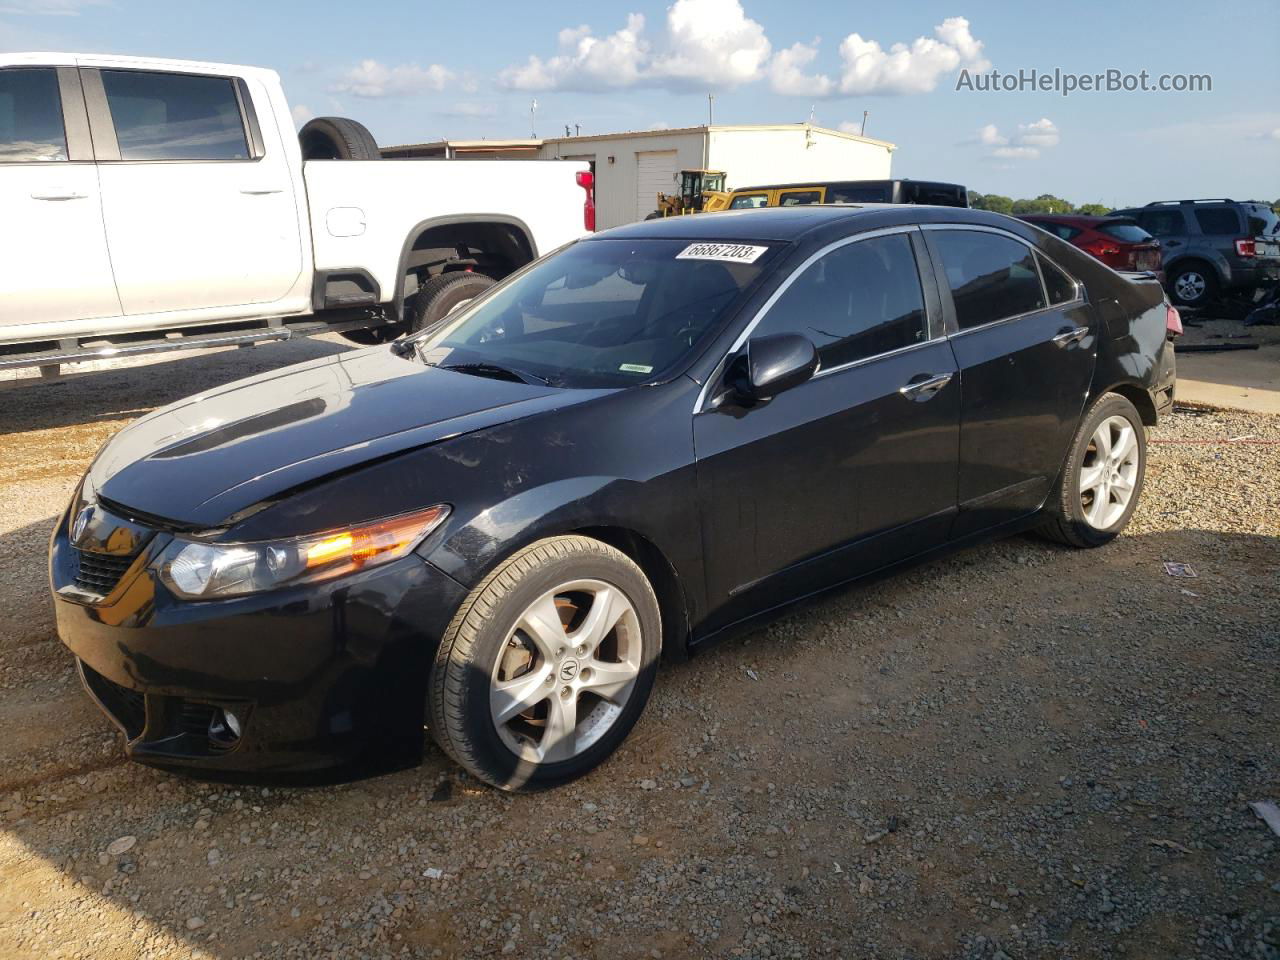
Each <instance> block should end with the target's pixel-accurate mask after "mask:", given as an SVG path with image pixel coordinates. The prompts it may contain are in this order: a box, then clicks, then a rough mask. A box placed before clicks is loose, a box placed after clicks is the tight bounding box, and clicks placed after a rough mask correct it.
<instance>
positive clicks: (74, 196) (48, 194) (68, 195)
mask: <svg viewBox="0 0 1280 960" xmlns="http://www.w3.org/2000/svg"><path fill="white" fill-rule="evenodd" d="M31 199H32V200H87V199H89V195H88V194H87V193H81V192H80V191H78V190H59V189H57V188H54V189H52V190H37V191H36V192H35V193H33V194H31Z"/></svg>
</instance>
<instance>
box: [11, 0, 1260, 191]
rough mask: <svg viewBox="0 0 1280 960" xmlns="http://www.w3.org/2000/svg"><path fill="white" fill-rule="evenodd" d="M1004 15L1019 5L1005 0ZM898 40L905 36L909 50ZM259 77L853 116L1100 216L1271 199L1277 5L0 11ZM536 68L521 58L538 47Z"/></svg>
mask: <svg viewBox="0 0 1280 960" xmlns="http://www.w3.org/2000/svg"><path fill="white" fill-rule="evenodd" d="M1015 10H1016V11H1017V12H1016V13H1015V12H1014V11H1015ZM895 44H902V45H904V46H903V48H901V49H896V50H895V48H894V45H895ZM39 49H59V50H76V51H93V52H113V53H128V54H139V55H144V56H145V55H151V56H167V57H179V58H192V59H204V60H219V61H229V62H235V63H250V64H255V65H260V66H269V67H272V68H274V69H276V70H278V71H279V72H280V74H281V76H282V77H283V80H284V83H285V89H286V91H287V93H288V94H289V98H290V101H291V102H292V103H294V104H295V105H298V114H299V116H300V117H303V116H306V115H309V114H334V113H337V114H341V115H345V116H351V117H355V118H356V119H359V120H362V121H363V122H364V123H366V124H367V125H368V126H369V127H370V129H371V130H372V131H373V133H374V135H375V136H376V137H377V139H378V140H379V142H381V143H384V144H391V143H405V142H418V141H423V140H431V139H439V138H441V137H455V138H459V137H485V136H487V137H507V136H527V135H528V134H529V127H530V122H529V104H530V100H531V99H533V98H536V99H537V101H538V111H537V120H536V127H537V132H538V133H539V134H540V135H543V136H549V135H556V134H563V132H564V127H565V125H566V124H578V125H580V126H581V128H582V132H584V133H611V132H616V131H619V130H628V129H649V128H652V127H656V126H664V125H665V126H672V127H677V126H686V125H690V124H695V123H701V122H704V121H705V118H706V115H707V97H706V95H707V93H708V92H709V91H714V92H715V95H716V101H715V116H716V121H717V122H719V123H778V122H795V121H802V120H805V119H807V118H808V117H809V115H810V110H811V109H812V110H813V115H814V117H815V119H816V121H817V122H818V123H820V124H822V125H824V126H830V127H839V126H841V124H853V125H854V126H855V127H856V125H857V124H859V123H860V121H861V118H862V112H863V111H864V110H866V111H869V113H870V118H869V120H868V124H867V134H868V135H869V136H874V137H879V138H882V139H885V140H891V141H893V142H894V143H896V144H898V147H899V149H898V152H897V153H896V154H895V157H894V173H895V175H897V176H906V177H917V178H934V179H942V180H954V181H959V182H962V183H965V184H967V185H968V186H970V187H971V188H972V189H976V190H979V191H981V192H984V193H1004V194H1009V195H1012V196H1015V197H1017V196H1034V195H1036V194H1039V193H1044V192H1049V193H1054V194H1057V195H1059V196H1063V197H1066V198H1068V199H1070V200H1072V201H1074V202H1076V203H1083V202H1090V201H1099V202H1102V203H1106V204H1112V205H1127V204H1133V203H1143V202H1146V201H1148V200H1154V199H1165V198H1174V197H1192V196H1231V197H1237V198H1245V197H1256V198H1262V199H1276V198H1277V197H1280V65H1278V64H1277V59H1276V58H1277V51H1280V0H1254V2H1253V3H1250V4H1247V5H1225V4H1219V5H1215V4H1194V5H1193V4H1190V3H1185V4H1184V3H1175V4H1168V5H1165V6H1163V7H1159V6H1157V7H1150V6H1148V7H1145V8H1142V9H1141V10H1140V9H1139V8H1137V7H1132V6H1129V5H1121V4H1117V3H1115V2H1114V0H1112V2H1109V3H1096V2H1081V3H1070V4H1056V5H1053V6H1049V5H1044V4H1035V5H1029V6H1028V5H1019V6H1018V7H1016V8H1015V7H1014V6H1013V5H1010V4H996V3H985V2H976V0H954V2H948V3H946V4H938V3H927V2H922V3H912V4H901V3H899V4H885V3H876V4H871V3H863V4H851V3H848V2H844V0H791V2H788V3H785V4H784V3H778V2H776V0H774V2H769V3H766V2H762V0H656V2H655V0H593V2H592V3H590V4H584V3H568V2H562V0H540V2H537V3H528V2H525V3H508V2H503V0H491V2H489V3H486V4H478V3H474V4H470V5H464V6H459V5H458V4H456V3H445V2H441V0H417V2H409V0H365V2H364V3H361V4H353V3H349V2H348V3H339V2H333V0H311V2H308V3H299V2H284V0H279V2H271V3H267V2H263V0H258V2H248V0H220V2H217V3H213V2H195V0H0V50H39ZM531 58H534V59H531ZM1055 67H1057V68H1060V69H1062V70H1064V71H1071V72H1075V73H1080V74H1084V73H1093V72H1097V71H1103V70H1106V69H1108V68H1116V69H1119V70H1121V71H1125V72H1133V73H1137V72H1138V71H1140V70H1144V69H1145V70H1147V71H1149V72H1150V73H1151V74H1152V75H1153V76H1158V75H1159V74H1162V73H1169V74H1174V73H1184V74H1187V73H1197V74H1209V75H1211V76H1212V78H1213V89H1212V92H1202V93H1174V92H1168V93H1076V94H1074V95H1073V96H1070V97H1066V98H1064V97H1062V96H1060V95H1059V94H1056V93H1052V92H1040V91H1035V92H1032V91H1025V92H1015V93H1006V92H1001V93H981V92H969V91H957V90H956V89H955V87H956V80H957V77H958V76H960V71H961V70H962V69H969V70H970V73H971V75H974V74H976V73H979V72H982V71H984V70H987V69H996V70H1000V71H1002V72H1016V71H1018V70H1019V69H1032V68H1036V69H1039V70H1041V71H1044V70H1049V71H1051V70H1053V69H1054V68H1055Z"/></svg>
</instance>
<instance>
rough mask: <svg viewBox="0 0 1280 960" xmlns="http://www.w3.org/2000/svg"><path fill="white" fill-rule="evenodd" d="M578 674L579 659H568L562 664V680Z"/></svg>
mask: <svg viewBox="0 0 1280 960" xmlns="http://www.w3.org/2000/svg"><path fill="white" fill-rule="evenodd" d="M577 675H578V661H577V660H566V661H565V662H564V663H562V664H560V679H561V680H572V679H573V678H574V677H576V676H577Z"/></svg>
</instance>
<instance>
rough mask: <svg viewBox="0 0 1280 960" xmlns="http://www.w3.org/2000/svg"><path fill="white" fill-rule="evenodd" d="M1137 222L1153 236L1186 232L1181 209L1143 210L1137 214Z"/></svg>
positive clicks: (1171, 235)
mask: <svg viewBox="0 0 1280 960" xmlns="http://www.w3.org/2000/svg"><path fill="white" fill-rule="evenodd" d="M1138 222H1139V223H1140V224H1142V228H1143V229H1144V230H1146V231H1147V233H1149V234H1151V235H1152V236H1153V237H1174V236H1178V235H1180V234H1184V233H1186V232H1187V226H1186V224H1185V223H1184V222H1183V220H1182V211H1181V210H1177V209H1173V210H1144V211H1143V212H1142V213H1141V214H1139V215H1138Z"/></svg>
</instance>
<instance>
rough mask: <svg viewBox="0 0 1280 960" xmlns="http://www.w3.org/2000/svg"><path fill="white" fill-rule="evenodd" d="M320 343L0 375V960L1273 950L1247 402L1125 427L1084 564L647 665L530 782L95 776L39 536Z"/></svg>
mask: <svg viewBox="0 0 1280 960" xmlns="http://www.w3.org/2000/svg"><path fill="white" fill-rule="evenodd" d="M340 349H344V348H343V347H342V346H341V345H340V343H339V342H338V341H333V342H329V341H323V340H322V341H312V342H305V343H297V344H288V345H283V346H272V347H266V348H260V349H256V350H253V351H239V352H236V351H231V352H226V353H220V354H207V355H204V356H200V357H193V358H187V359H183V360H179V361H170V362H166V363H163V364H154V365H150V366H147V367H145V368H138V367H130V368H126V369H121V370H116V371H113V372H109V373H103V374H99V375H96V376H92V377H85V378H79V379H73V380H69V381H67V382H65V383H61V384H30V385H10V386H6V387H4V388H0V451H3V454H4V456H3V457H2V458H0V503H3V504H4V506H3V510H2V511H0V957H4V958H10V957H24V958H25V957H33V958H35V957H38V958H46V957H49V958H57V957H84V958H95V960H124V958H134V957H188V956H190V957H201V958H218V960H224V958H238V957H278V956H288V957H316V956H334V957H365V956H368V957H383V956H385V957H401V956H406V957H477V958H478V957H489V956H512V957H542V956H553V957H561V958H571V957H576V958H596V957H598V958H630V957H669V958H679V957H848V958H920V960H923V958H966V960H967V958H981V960H1001V958H1003V960H1026V958H1046V960H1047V958H1086V957H1089V958H1092V957H1114V958H1142V960H1165V958H1188V960H1189V958H1192V957H1221V958H1231V960H1238V958H1246V960H1277V958H1280V838H1278V837H1276V836H1275V835H1274V834H1273V833H1271V831H1270V830H1268V828H1267V827H1266V826H1265V825H1264V824H1263V823H1262V821H1261V820H1260V819H1258V817H1256V816H1255V815H1254V813H1253V812H1252V811H1251V810H1250V808H1249V806H1248V802H1249V801H1253V800H1262V799H1266V798H1271V799H1280V722H1277V714H1278V710H1277V707H1278V705H1280V680H1278V678H1277V661H1278V659H1280V418H1276V417H1269V416H1265V415H1258V414H1232V413H1221V412H1200V411H1183V412H1180V413H1178V414H1175V415H1174V416H1172V417H1170V418H1168V419H1167V420H1166V422H1165V423H1164V424H1162V425H1161V426H1160V427H1159V428H1157V429H1155V430H1154V431H1152V434H1151V438H1152V441H1153V442H1152V445H1151V447H1150V458H1149V464H1148V479H1147V486H1146V490H1145V492H1144V494H1143V499H1142V503H1141V506H1140V509H1139V512H1138V514H1137V516H1136V518H1135V522H1134V523H1133V525H1132V527H1131V529H1130V531H1129V532H1128V533H1127V534H1126V535H1125V536H1124V537H1122V538H1120V539H1119V540H1118V541H1116V542H1115V543H1114V544H1112V545H1110V546H1108V547H1106V548H1104V549H1101V550H1098V551H1092V552H1077V551H1071V550H1068V549H1065V548H1061V547H1056V546H1052V545H1050V544H1047V543H1044V542H1041V541H1039V540H1035V539H1032V538H1029V537H1019V538H1015V539H1012V540H1007V541H1004V542H1000V543H996V544H991V545H987V546H983V547H979V548H975V549H971V550H968V551H965V552H963V553H960V554H957V555H955V556H952V557H950V558H947V559H944V560H940V561H936V562H934V563H931V564H929V565H926V566H923V567H919V568H916V569H914V570H912V571H910V572H907V573H905V574H903V575H900V576H897V577H896V578H894V579H891V580H886V581H883V582H880V583H877V584H874V585H870V586H862V587H858V588H855V589H851V590H848V591H846V592H843V593H841V594H838V595H836V596H832V597H829V598H827V599H825V600H823V601H821V602H819V603H815V604H813V605H811V606H808V607H806V608H804V609H802V610H799V611H797V612H795V613H793V614H791V615H790V616H788V617H786V618H785V619H783V620H781V621H779V622H778V623H776V624H774V625H773V626H771V627H770V628H768V629H766V630H762V631H760V632H758V633H756V634H754V635H752V636H751V637H749V638H746V639H745V640H740V641H735V642H731V643H728V644H726V645H722V646H721V647H719V648H717V649H715V650H713V651H711V652H709V653H708V654H707V655H705V656H702V657H699V658H697V659H695V660H693V661H692V662H688V663H676V664H672V665H670V666H667V667H666V668H665V669H664V670H663V672H662V673H661V674H660V676H659V680H658V688H657V691H656V693H655V696H654V699H653V701H652V703H651V704H650V707H649V710H648V711H647V713H646V716H645V717H644V718H643V719H642V720H641V723H640V725H639V726H638V727H637V729H636V731H635V732H634V734H633V735H632V737H631V739H630V740H629V741H628V743H627V744H626V745H625V746H624V747H623V749H622V750H621V751H620V752H619V753H618V754H617V755H616V756H615V757H614V758H613V759H612V760H611V761H609V762H608V763H607V764H606V765H605V766H604V767H603V768H602V769H600V770H598V771H596V772H595V773H594V774H593V775H591V776H589V777H587V778H585V779H583V780H581V781H579V782H577V783H575V784H573V785H571V786H569V787H567V788H564V789H561V790H559V791H554V792H550V793H544V794H540V795H536V796H516V797H513V796H508V795H504V794H500V793H498V792H496V791H493V790H488V789H481V788H479V787H477V786H476V785H475V784H474V782H471V781H468V780H467V779H465V778H464V777H463V776H461V775H460V774H459V772H458V771H457V769H456V768H454V767H453V766H452V765H451V764H450V763H449V762H448V761H447V760H446V759H444V758H443V757H442V756H441V755H440V754H439V752H438V751H436V750H435V749H434V748H430V749H429V751H428V756H427V759H426V762H425V763H424V764H423V765H422V766H421V767H419V768H416V769H413V770H408V771H404V772H400V773H395V774H391V775H387V776H383V777H379V778H376V779H372V780H366V781H362V782H357V783H352V784H346V785H341V786H334V787H323V788H310V789H276V788H260V787H254V788H248V787H226V786H220V785H211V784H204V783H198V782H194V781H191V780H186V779H179V778H176V777H173V776H170V775H167V774H163V773H158V772H155V771H152V770H148V769H145V768H143V767H139V766H136V765H132V764H128V763H126V762H125V761H124V760H123V759H122V757H121V750H120V743H119V739H118V735H117V734H116V733H115V732H114V728H113V727H112V726H111V725H110V724H109V723H108V721H107V720H106V719H105V718H104V717H103V716H102V715H101V714H100V713H99V712H98V711H97V709H96V708H95V707H94V706H93V705H92V704H91V703H90V702H89V700H88V698H87V697H86V696H85V695H84V693H83V692H82V690H81V689H80V687H79V684H78V682H77V681H76V679H75V677H74V674H73V671H72V666H71V660H70V657H69V655H68V654H67V653H66V652H65V651H64V650H63V648H62V647H61V645H60V644H59V642H58V639H57V637H56V635H55V632H54V628H53V623H52V617H51V610H50V603H49V600H48V597H47V595H46V592H47V586H46V581H45V570H44V565H45V553H46V544H47V539H48V536H49V532H50V529H51V527H52V524H53V522H54V519H55V517H56V515H57V513H58V512H59V511H60V510H61V509H62V507H63V505H64V503H65V501H66V499H67V498H68V497H69V495H70V493H71V490H72V487H73V485H74V483H75V481H76V480H77V478H78V477H79V475H80V473H81V471H82V470H83V469H84V467H85V466H86V465H87V463H88V461H89V459H90V458H91V457H92V455H93V453H94V451H95V450H96V449H97V448H98V446H99V444H100V443H101V442H102V441H103V440H105V439H106V438H107V437H108V436H109V435H110V434H111V433H112V432H114V431H115V430H117V429H119V428H120V427H121V426H123V425H124V424H125V423H126V422H127V421H128V420H130V419H131V418H133V417H135V416H137V415H139V414H141V413H143V412H145V411H146V410H148V409H150V408H151V407H153V406H155V405H157V404H160V403H164V402H168V401H170V400H173V399H177V398H178V397H180V396H184V395H187V394H189V393H192V392H195V391H198V390H200V389H203V388H206V387H209V386H212V385H214V384H218V383H222V382H226V381H228V380H231V379H234V378H235V377H237V376H240V375H245V374H247V373H250V372H257V371H258V370H261V369H266V368H268V367H271V366H276V365H280V364H283V363H287V362H293V361H298V360H303V359H307V358H310V357H313V356H318V355H322V354H324V353H327V352H333V351H337V350H340ZM1165 561H1180V562H1185V563H1190V564H1192V566H1193V567H1194V571H1195V573H1196V574H1197V576H1196V577H1195V578H1175V577H1172V576H1170V575H1169V574H1168V573H1167V572H1166V570H1165V567H1164V562H1165ZM285 641H287V638H282V642H285Z"/></svg>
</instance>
